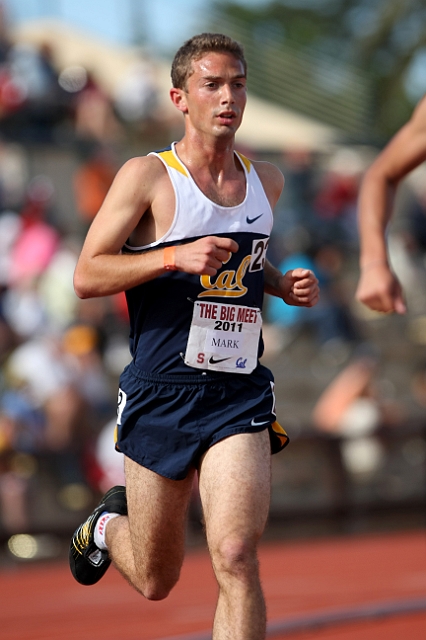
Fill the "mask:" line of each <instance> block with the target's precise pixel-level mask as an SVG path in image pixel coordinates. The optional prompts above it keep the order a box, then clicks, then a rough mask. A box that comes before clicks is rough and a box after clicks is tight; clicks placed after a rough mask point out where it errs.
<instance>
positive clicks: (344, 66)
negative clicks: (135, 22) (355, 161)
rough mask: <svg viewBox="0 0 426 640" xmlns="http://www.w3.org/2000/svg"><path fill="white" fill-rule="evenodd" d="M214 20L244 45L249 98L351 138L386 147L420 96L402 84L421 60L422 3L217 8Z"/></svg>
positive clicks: (299, 0)
mask: <svg viewBox="0 0 426 640" xmlns="http://www.w3.org/2000/svg"><path fill="white" fill-rule="evenodd" d="M213 16H214V17H213V18H212V20H213V23H215V24H216V26H217V27H218V28H219V27H222V28H223V29H224V30H225V31H227V32H228V33H229V32H232V33H231V35H234V36H235V37H238V36H239V38H240V40H241V41H242V42H243V44H244V45H245V48H246V52H247V54H248V55H247V57H248V58H249V63H250V65H251V66H250V69H252V68H253V66H254V71H253V89H254V91H255V92H257V93H263V94H264V95H266V96H267V97H269V98H270V99H275V100H276V101H277V102H280V103H282V104H284V105H285V106H288V107H292V108H296V109H298V110H300V111H304V112H305V113H308V114H309V115H315V114H316V116H317V117H318V118H319V119H321V120H323V121H325V122H329V123H334V124H336V125H337V126H340V127H341V128H342V129H344V130H346V131H347V133H348V135H349V136H351V137H352V138H358V139H362V140H367V139H375V140H376V141H377V140H381V139H382V140H385V139H386V138H388V137H389V136H390V135H391V134H393V133H394V132H395V131H396V130H397V129H398V128H399V127H400V126H401V125H402V124H403V122H405V121H406V120H407V119H408V117H409V116H410V114H411V111H412V109H413V106H414V103H415V101H416V99H418V98H419V97H420V95H416V94H415V92H413V91H412V90H411V91H410V87H409V85H407V78H408V76H409V74H410V70H412V69H413V65H415V64H416V62H418V61H419V56H420V54H422V52H423V55H426V28H425V25H426V0H281V1H275V2H270V3H269V4H265V3H264V4H259V5H251V6H250V7H249V6H247V5H242V4H239V3H237V2H220V1H219V2H216V3H215V11H214V14H213ZM268 56H269V59H270V60H272V59H273V60H274V73H271V72H270V71H268V66H271V64H272V63H271V62H268ZM256 60H257V62H256ZM256 64H257V67H262V66H263V68H264V69H263V72H262V70H261V69H260V70H259V71H257V69H256ZM259 73H260V77H256V76H258V75H259ZM425 76H426V71H425ZM279 77H281V80H279ZM297 78H299V86H297ZM280 82H282V83H283V85H284V86H283V87H282V88H281V89H280V91H277V84H279V83H280ZM425 82H426V80H425ZM318 85H321V86H322V90H319V87H318ZM302 89H303V90H302ZM309 95H310V96H311V99H310V100H309V99H308V96H309ZM309 102H311V104H309Z"/></svg>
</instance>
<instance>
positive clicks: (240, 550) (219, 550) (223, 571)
mask: <svg viewBox="0 0 426 640" xmlns="http://www.w3.org/2000/svg"><path fill="white" fill-rule="evenodd" d="M212 560H213V564H214V567H215V571H216V575H217V576H218V577H219V576H220V575H223V576H231V577H234V578H237V579H245V578H250V576H251V575H252V574H253V573H257V567H258V563H257V540H254V539H249V538H244V537H239V536H227V537H225V538H223V539H222V540H221V541H220V542H219V543H218V544H217V546H216V547H215V548H213V549H212Z"/></svg>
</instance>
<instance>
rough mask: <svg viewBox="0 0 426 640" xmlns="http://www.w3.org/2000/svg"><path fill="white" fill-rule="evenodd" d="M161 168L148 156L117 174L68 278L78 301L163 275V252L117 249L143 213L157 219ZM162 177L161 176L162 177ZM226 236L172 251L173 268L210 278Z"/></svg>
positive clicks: (229, 247)
mask: <svg viewBox="0 0 426 640" xmlns="http://www.w3.org/2000/svg"><path fill="white" fill-rule="evenodd" d="M164 179H165V173H164V168H163V167H162V165H161V164H160V163H159V161H158V160H157V159H155V158H153V157H146V158H134V159H133V160H129V161H128V162H127V163H126V164H125V165H124V166H123V167H122V168H121V169H120V171H119V172H118V174H117V176H116V178H115V180H114V182H113V184H112V186H111V189H110V190H109V192H108V194H107V196H106V198H105V200H104V203H103V204H102V207H101V209H100V210H99V212H98V214H97V216H96V217H95V219H94V221H93V223H92V225H91V227H90V229H89V232H88V234H87V237H86V240H85V243H84V245H83V248H82V251H81V254H80V258H79V260H78V263H77V267H76V270H75V274H74V288H75V291H76V293H77V295H78V296H79V297H81V298H90V297H97V296H107V295H112V294H115V293H118V292H120V291H125V290H126V289H131V288H132V287H135V286H137V285H139V284H142V283H144V282H147V281H149V280H153V279H154V278H157V277H158V276H160V275H161V274H163V273H164V272H165V266H164V250H163V249H159V250H153V251H148V252H145V253H141V254H132V255H130V254H122V253H121V249H122V247H123V245H124V243H125V242H126V240H127V239H128V238H129V236H130V235H131V233H132V231H133V230H134V229H135V228H136V226H137V224H138V223H139V221H140V220H141V217H142V216H143V215H144V213H145V212H147V211H148V209H149V208H151V211H152V212H153V215H154V211H156V213H155V215H154V217H155V216H157V222H160V220H159V219H158V217H159V216H161V206H156V196H157V194H158V193H159V192H160V190H161V188H162V187H163V186H164V182H163V181H164ZM166 179H167V178H166ZM237 250H238V245H237V243H236V242H235V241H234V240H231V239H230V238H218V237H215V236H210V237H206V238H202V239H200V240H197V241H196V242H193V243H190V244H187V245H182V246H178V247H176V249H175V267H176V269H178V270H180V271H186V272H187V273H195V274H200V275H201V274H204V273H205V274H207V275H216V273H217V270H218V269H219V268H220V267H221V266H222V263H223V262H224V261H226V259H227V258H228V256H229V252H230V251H233V252H235V251H237Z"/></svg>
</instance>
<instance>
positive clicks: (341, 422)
mask: <svg viewBox="0 0 426 640" xmlns="http://www.w3.org/2000/svg"><path fill="white" fill-rule="evenodd" d="M156 101H157V96H156V88H155V84H154V81H153V78H152V73H151V69H150V68H149V65H147V62H146V61H144V60H142V59H141V61H140V64H138V65H136V66H133V67H132V68H130V69H129V74H128V76H127V77H126V78H124V79H123V82H122V84H121V85H120V86H119V87H117V91H116V94H115V95H113V96H110V95H107V94H106V92H105V91H104V90H103V89H102V88H101V87H100V86H99V85H98V84H97V82H96V80H95V78H94V77H92V75H91V73H90V72H89V71H88V70H85V69H83V68H82V67H74V68H72V69H70V68H68V69H62V70H61V69H58V68H57V66H56V64H55V61H54V56H53V52H52V51H51V49H50V48H49V46H47V45H46V46H42V47H41V48H36V47H34V46H32V45H31V46H30V45H28V44H22V43H14V42H12V41H11V39H10V37H9V34H8V32H7V28H6V23H5V20H4V17H3V19H0V534H2V535H4V534H9V533H14V532H19V531H26V530H30V529H31V528H32V527H34V525H33V523H34V513H33V511H32V509H34V508H35V509H37V508H39V507H38V506H37V505H38V504H39V503H38V502H37V500H35V501H34V500H33V499H32V498H34V495H35V494H36V493H37V491H39V490H40V486H42V485H43V482H47V483H50V486H51V485H52V484H53V486H54V492H53V496H54V500H55V501H56V507H57V509H58V510H59V512H60V513H61V510H62V513H65V512H76V511H79V510H81V509H85V508H87V506H88V505H89V503H91V502H92V501H93V499H94V496H95V497H96V496H97V494H98V493H100V492H103V491H104V490H105V489H107V488H109V487H110V486H111V485H112V484H116V483H122V482H123V472H122V459H121V456H120V454H118V453H116V452H115V450H114V447H113V430H114V424H115V422H114V417H115V410H116V391H117V380H118V375H119V373H120V372H121V370H122V368H123V367H124V366H125V364H126V363H127V362H128V361H129V358H130V356H129V352H128V346H127V333H128V326H127V311H126V307H125V299H124V295H118V296H113V297H111V298H99V299H92V300H84V301H81V300H79V299H78V298H77V297H76V296H75V294H74V290H73V285H72V278H73V271H74V268H75V264H76V260H77V257H78V253H79V250H80V248H81V244H82V241H83V238H84V235H85V232H86V230H87V227H88V225H89V224H90V222H91V220H92V219H93V217H94V216H95V215H96V212H97V211H98V209H99V206H100V204H101V203H102V200H103V198H104V197H105V194H106V192H107V191H108V188H109V187H110V185H111V183H112V180H113V178H114V175H115V172H116V170H117V162H116V154H115V151H114V149H115V147H114V144H116V143H117V141H118V140H119V141H121V143H122V144H125V139H124V138H123V136H124V135H125V134H124V132H125V128H126V126H129V125H130V126H135V125H137V124H138V123H143V122H147V121H149V120H150V118H152V114H153V112H154V111H155V105H156ZM64 131H67V135H68V138H67V140H68V141H69V139H70V137H71V139H72V140H73V141H75V143H76V144H75V146H72V147H68V152H69V153H70V154H71V155H73V158H74V161H75V166H76V168H75V170H74V172H73V173H72V175H70V176H69V179H70V181H71V182H72V189H73V198H74V203H73V210H74V212H75V218H76V220H78V225H75V224H74V225H70V228H72V229H74V231H73V233H70V232H69V231H67V230H64V226H63V224H61V223H60V222H59V221H60V220H61V219H62V218H61V216H60V215H58V211H57V198H56V196H57V192H56V190H57V186H56V184H55V182H54V180H53V179H52V176H49V175H45V174H42V175H40V174H37V173H34V169H33V167H31V163H30V156H29V154H28V145H30V144H36V145H46V146H52V145H58V144H61V140H63V139H64V136H63V135H62V134H63V132H64ZM61 132H62V134H61ZM123 140H124V142H123ZM248 153H249V154H250V152H248ZM251 155H252V156H253V155H254V154H251ZM273 160H274V162H277V161H278V164H281V167H282V169H283V172H284V174H285V176H286V188H285V191H284V195H283V197H282V199H281V200H280V202H279V204H278V207H277V211H276V222H275V229H274V232H273V236H272V238H271V242H270V249H269V257H270V259H271V261H272V262H273V263H274V264H277V265H279V268H280V269H281V270H282V271H283V272H285V271H287V270H288V269H291V268H293V267H295V266H302V267H306V268H311V269H313V270H314V271H315V273H316V274H317V276H318V278H319V280H320V284H321V302H320V303H319V304H318V306H317V307H316V308H315V309H312V310H306V309H303V308H296V307H289V306H287V305H285V304H284V303H283V302H282V301H280V300H277V299H273V298H269V297H268V298H267V299H266V308H265V334H264V335H265V348H266V355H267V356H272V357H275V358H279V355H280V354H281V353H282V352H284V351H285V350H286V349H287V348H288V347H289V345H291V344H294V343H295V342H297V341H298V340H299V339H300V338H301V337H302V338H306V336H308V337H309V339H310V340H312V341H313V342H314V343H315V345H316V347H317V349H318V350H319V351H320V350H323V352H330V351H332V350H334V351H336V349H340V353H344V355H343V357H342V358H341V359H340V361H339V363H338V364H339V365H341V369H342V372H341V375H342V376H344V377H343V378H342V380H340V379H339V378H338V376H337V373H338V372H337V370H336V380H335V381H333V382H332V383H331V384H330V387H329V388H328V389H327V390H325V391H327V394H326V395H324V396H321V397H317V398H313V399H312V413H311V416H310V424H309V425H307V426H308V427H310V428H314V429H316V430H317V431H318V433H325V434H330V433H347V434H349V435H350V437H351V438H352V440H351V442H352V444H349V445H348V444H346V445H344V446H343V449H342V455H343V459H344V460H345V461H346V464H347V468H348V470H349V471H350V472H352V471H353V472H354V473H357V472H359V471H360V468H361V473H365V471H366V469H367V468H368V469H369V470H370V471H371V469H373V468H374V466H375V465H376V466H377V465H379V464H380V462H381V460H382V458H383V448H382V445H381V444H380V442H378V441H377V439H376V438H375V436H374V435H373V434H374V431H375V429H377V427H378V426H380V424H381V423H382V422H383V420H384V417H385V416H386V417H389V416H391V418H392V420H391V422H392V421H393V422H395V419H398V418H399V417H400V414H399V413H398V412H397V411H396V410H395V407H393V409H392V410H391V411H389V403H387V404H386V403H385V404H386V407H384V403H383V402H380V401H377V395H375V394H374V393H372V391H371V389H372V386H374V385H373V377H374V375H375V372H376V371H377V366H378V360H377V354H375V356H374V358H371V357H370V356H369V357H368V358H365V357H364V356H362V357H359V358H358V356H357V355H356V354H357V349H358V348H359V346H360V345H364V343H365V341H366V340H367V339H368V338H367V337H366V335H365V331H364V328H363V326H362V322H360V320H359V318H358V317H356V315H355V314H354V312H353V289H351V287H348V271H349V272H350V273H351V274H352V281H353V278H354V272H356V268H357V267H356V260H357V230H356V203H357V195H358V189H359V184H360V180H361V178H362V173H363V170H364V169H365V165H366V161H365V158H364V157H363V156H362V154H360V153H359V152H358V151H354V150H353V149H349V148H342V149H339V150H337V151H336V152H335V153H333V154H331V156H330V154H326V155H325V156H324V157H322V156H321V154H319V155H318V154H317V155H315V154H312V153H310V152H309V151H303V152H302V151H286V152H285V153H283V154H282V156H280V157H279V158H278V159H277V158H274V159H273ZM420 184H422V183H421V182H420ZM414 187H415V185H413V189H412V194H411V204H410V207H407V208H406V215H405V217H404V220H403V224H402V225H400V227H399V228H398V229H397V232H396V233H395V234H394V236H393V243H394V244H393V249H392V250H393V253H394V255H395V259H396V260H399V264H400V265H402V267H404V265H405V272H404V273H406V282H407V283H409V284H410V288H409V291H410V292H411V291H413V294H411V293H410V296H411V295H413V296H414V292H415V291H418V287H419V286H421V283H422V282H424V278H425V255H426V238H425V237H424V235H425V234H424V228H423V227H425V225H424V216H425V215H426V195H425V194H424V193H422V192H421V188H420V187H419V186H418V183H417V187H416V188H414ZM425 228H426V227H425ZM75 229H78V231H77V232H75ZM355 277H356V276H355ZM413 283H415V286H414V288H413ZM424 290H425V289H424V286H423V288H422V291H424ZM425 305H426V302H425V298H424V295H421V296H417V297H416V298H415V300H414V302H413V308H414V309H415V313H416V317H415V320H416V322H417V325H416V326H418V327H419V329H418V330H419V331H420V332H421V331H422V330H423V332H424V335H425V336H426V322H425V323H424V324H422V322H423V319H424V318H426V308H425ZM422 335H423V334H422ZM424 344H426V339H425V342H424ZM342 350H343V351H342ZM354 354H355V358H354V360H352V359H351V358H352V356H354ZM276 362H277V363H278V362H279V361H278V359H277V360H276ZM278 367H279V364H278V365H277V366H275V365H273V368H274V370H275V373H276V375H277V376H279V368H278ZM346 368H347V370H346ZM425 370H426V369H422V368H420V370H419V371H417V372H416V377H415V380H416V385H417V386H415V389H416V392H417V398H420V399H419V400H418V403H419V404H421V403H422V402H423V403H424V404H426V400H425V398H426V391H423V388H424V389H426V384H425V383H424V378H425V377H426V376H425V375H424V371H425ZM422 373H423V378H422ZM422 381H423V386H422V384H421V383H422ZM317 401H318V402H317ZM316 402H317V404H316ZM386 419H387V418H386ZM351 421H352V422H351ZM360 422H361V423H362V424H361V426H360ZM348 425H349V426H348ZM355 436H357V437H359V438H361V439H360V440H359V442H358V444H357V445H354V444H353V439H354V437H355ZM360 460H361V461H362V460H363V461H364V467H363V466H362V462H360ZM357 464H358V467H357ZM360 465H361V467H360ZM368 469H367V470H368ZM32 505H33V506H32ZM34 505H35V507H34Z"/></svg>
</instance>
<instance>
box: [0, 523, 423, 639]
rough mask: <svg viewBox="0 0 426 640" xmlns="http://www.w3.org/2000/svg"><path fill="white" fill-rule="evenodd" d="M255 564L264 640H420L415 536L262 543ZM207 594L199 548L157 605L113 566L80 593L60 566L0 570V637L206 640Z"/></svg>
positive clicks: (419, 560) (212, 595) (419, 537)
mask: <svg viewBox="0 0 426 640" xmlns="http://www.w3.org/2000/svg"><path fill="white" fill-rule="evenodd" d="M260 562H261V572H262V581H263V586H264V591H265V596H266V601H267V606H268V619H269V633H268V638H269V637H270V638H275V639H276V640H280V639H281V638H283V639H284V638H285V639H286V640H292V639H293V638H294V640H311V639H312V640H313V639H315V640H355V639H356V640H358V639H359V638H362V640H401V639H403V640H425V639H426V532H425V531H418V532H411V533H405V534H397V535H395V534H387V535H369V536H362V537H350V538H333V539H326V540H324V539H321V540H314V541H312V540H309V541H305V542H279V543H271V544H264V545H263V546H262V547H261V549H260ZM216 593H217V587H216V583H215V580H214V577H213V574H212V570H211V567H210V563H209V558H208V555H207V553H206V552H205V551H196V552H194V551H192V552H190V553H189V554H188V556H187V558H186V560H185V563H184V567H183V570H182V576H181V580H180V582H179V584H178V585H177V587H176V588H175V590H174V591H173V592H172V594H171V595H170V596H169V598H168V599H167V600H164V601H162V602H148V601H146V600H144V599H143V598H142V597H141V596H138V595H137V594H136V593H135V592H134V591H133V590H132V589H131V588H130V587H129V586H128V585H127V583H126V582H125V581H124V580H123V579H122V577H121V576H120V575H119V574H118V573H117V572H116V571H115V570H114V569H110V570H109V571H108V573H107V574H106V576H105V577H104V578H103V579H102V580H101V582H99V584H97V585H95V586H93V587H82V586H80V585H78V584H77V583H76V582H75V581H74V579H73V578H72V576H71V574H70V572H69V569H68V566H67V565H66V564H64V563H63V562H61V563H57V564H56V563H55V564H48V565H34V566H31V567H29V566H28V565H25V566H16V567H14V568H12V569H7V570H3V571H2V572H1V573H0V637H1V638H2V639H4V640H58V639H60V640H76V639H77V638H78V639H81V640H86V639H87V640H98V639H99V640H100V639H102V640H117V639H119V640H155V639H166V638H167V639H168V640H171V639H173V640H177V638H179V640H207V638H208V637H209V635H210V634H209V632H210V629H211V623H212V618H213V614H214V607H215V600H216ZM407 607H408V612H407ZM404 608H405V609H404ZM404 610H405V611H406V612H405V613H404ZM385 614H386V615H385ZM360 616H361V617H360Z"/></svg>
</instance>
